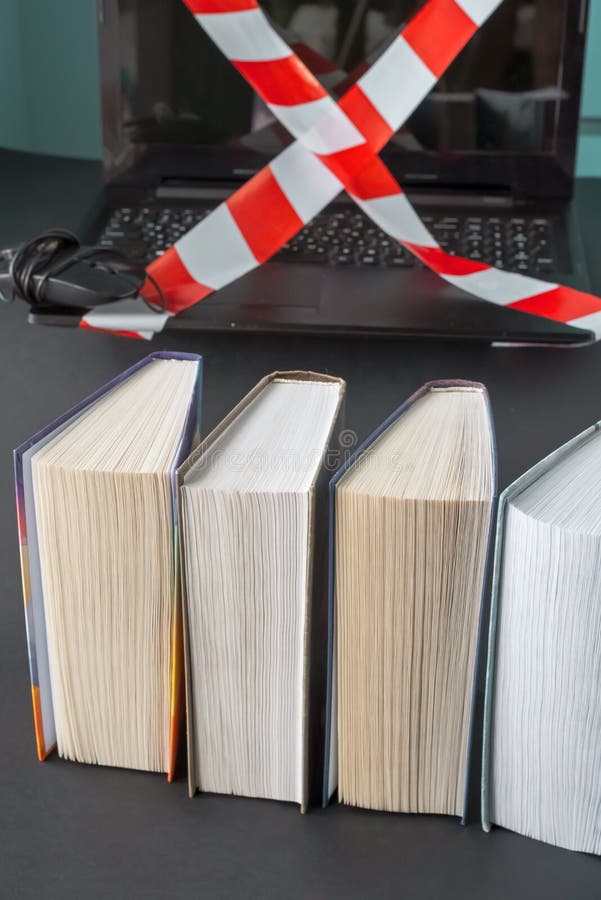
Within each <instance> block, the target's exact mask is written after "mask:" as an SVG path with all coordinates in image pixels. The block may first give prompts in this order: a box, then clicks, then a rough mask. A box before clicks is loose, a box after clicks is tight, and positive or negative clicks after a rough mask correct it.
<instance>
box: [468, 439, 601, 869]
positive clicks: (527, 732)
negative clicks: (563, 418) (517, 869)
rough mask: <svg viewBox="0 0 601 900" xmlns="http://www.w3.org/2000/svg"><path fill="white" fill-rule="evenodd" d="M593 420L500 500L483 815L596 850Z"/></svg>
mask: <svg viewBox="0 0 601 900" xmlns="http://www.w3.org/2000/svg"><path fill="white" fill-rule="evenodd" d="M600 598H601V423H597V424H596V425H594V426H593V427H592V428H589V429H587V430H586V431H584V432H583V433H582V434H580V435H579V436H578V437H576V438H574V439H573V440H571V441H569V442H568V443H567V444H565V445H564V446H563V447H561V448H559V449H558V450H556V451H555V452H553V453H551V454H550V455H549V456H547V457H546V458H545V459H543V460H542V461H541V462H539V463H538V464H537V465H535V466H534V467H533V468H532V469H530V470H529V471H528V472H526V473H525V474H524V475H522V476H521V477H520V478H518V480H517V481H515V482H514V483H513V484H512V485H511V486H510V487H508V488H507V489H506V490H505V491H504V493H503V494H502V495H501V498H500V500H499V513H498V527H497V541H496V550H495V567H494V573H493V590H492V602H491V619H490V630H489V652H488V666H487V679H486V700H485V721H484V747H483V751H484V759H483V767H482V823H483V826H484V829H485V830H486V831H488V830H489V829H490V827H491V824H492V823H496V824H497V825H501V826H503V827H504V828H509V829H511V830H512V831H516V832H518V833H519V834H524V835H527V836H529V837H533V838H536V839H538V840H541V841H546V842H548V843H550V844H555V845H557V846H559V847H564V848H567V849H569V850H580V851H583V852H587V853H596V854H601V690H600V688H599V686H600V684H601V602H600Z"/></svg>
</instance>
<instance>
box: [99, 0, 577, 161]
mask: <svg viewBox="0 0 601 900" xmlns="http://www.w3.org/2000/svg"><path fill="white" fill-rule="evenodd" d="M567 2H568V0H553V2H549V0H504V2H503V3H502V4H501V6H500V7H499V8H498V9H497V11H496V12H495V13H494V14H493V15H492V16H491V18H490V19H489V20H488V22H486V23H485V25H484V26H483V27H482V28H481V30H480V31H479V32H478V33H477V34H476V35H475V37H474V38H473V39H472V41H471V42H470V43H469V44H468V46H467V47H466V48H465V49H464V50H463V52H462V53H461V54H460V55H459V57H458V58H457V59H456V60H455V62H454V63H453V64H452V65H451V67H450V68H449V69H448V71H447V72H446V73H445V74H444V75H443V77H442V78H441V79H440V81H439V82H438V84H437V85H436V87H435V88H434V89H433V91H432V92H431V94H430V95H429V96H428V97H427V98H426V99H425V100H424V101H423V102H422V104H421V105H420V106H419V107H418V109H417V110H416V111H415V113H414V114H413V115H412V116H411V118H410V120H409V121H408V123H407V124H406V126H405V127H403V128H402V129H401V131H400V132H399V133H398V134H397V135H395V137H394V138H393V139H392V142H391V144H390V146H389V148H388V155H390V153H393V154H394V153H395V152H398V153H401V154H402V155H403V158H404V160H405V162H404V168H405V170H407V167H409V168H411V163H410V162H409V163H408V162H407V160H408V159H409V160H410V159H411V158H412V157H414V158H415V159H417V158H419V157H424V156H430V157H432V156H433V155H434V156H437V157H444V156H445V155H447V154H459V155H465V154H469V155H473V154H478V155H480V154H482V155H487V154H518V155H524V156H531V155H538V154H553V153H555V152H556V150H557V146H556V145H557V139H558V128H557V124H558V122H559V119H560V111H561V105H562V103H564V102H566V101H570V100H572V101H573V97H570V96H569V91H568V92H567V91H566V87H565V84H562V69H563V62H564V57H565V52H566V51H565V47H564V41H565V25H566V4H567ZM420 5H421V4H420V3H416V0H369V2H362V0H359V2H357V3H354V2H349V0H313V2H303V0H264V2H263V3H262V8H263V9H264V11H265V12H266V13H267V14H268V15H269V16H270V17H271V19H272V20H273V21H274V22H275V23H277V25H278V26H279V27H280V28H281V29H284V34H285V37H286V38H287V39H288V41H289V43H292V44H294V45H295V46H296V47H298V49H299V52H300V53H301V55H303V56H304V59H305V60H306V61H307V62H308V64H309V65H310V66H311V67H312V68H313V69H314V71H316V72H319V71H321V72H322V73H323V72H324V70H325V72H326V79H327V86H328V88H329V89H330V90H331V91H332V92H333V93H336V84H337V82H341V81H342V80H343V79H344V78H345V77H347V79H348V76H350V78H351V81H352V78H353V75H354V76H355V77H357V75H358V74H359V72H358V67H361V66H362V64H364V63H365V60H366V59H369V58H375V56H376V55H377V52H378V50H379V49H381V48H383V47H385V46H386V43H387V41H389V40H390V39H391V37H392V36H394V35H395V34H396V33H397V32H398V29H399V28H400V26H401V25H402V24H403V23H404V22H406V21H407V20H408V19H409V18H410V17H411V15H412V14H413V13H414V12H415V11H416V9H417V8H418V7H419V6H420ZM116 11H117V12H116V15H117V18H118V22H117V25H118V27H117V29H116V31H117V34H116V35H115V37H116V38H117V47H115V46H114V45H113V47H112V48H111V51H112V52H111V53H110V56H111V57H112V58H113V59H114V58H115V57H118V59H117V60H115V59H114V62H113V67H114V66H115V63H116V71H114V73H113V89H114V88H115V79H116V80H117V86H116V88H117V91H118V97H115V96H113V100H112V101H111V102H109V104H108V108H109V112H110V118H111V120H112V122H111V125H110V126H107V121H106V120H107V99H106V97H105V103H104V109H105V153H108V154H109V156H111V155H112V156H113V158H112V159H109V160H108V162H109V165H110V166H113V167H115V168H118V169H121V170H122V169H123V162H125V160H126V159H129V158H132V157H133V156H139V155H140V153H139V151H141V150H142V148H147V149H148V148H150V147H154V148H156V149H157V150H158V149H159V147H160V146H163V148H164V149H165V148H166V147H168V146H170V147H171V148H172V150H173V151H174V150H175V146H176V145H177V146H179V147H190V148H191V147H205V148H214V149H220V150H222V151H223V153H224V157H223V158H224V159H226V158H228V152H229V151H248V153H247V155H246V158H247V159H248V158H252V155H253V154H255V155H256V156H257V159H259V158H264V157H269V156H272V155H273V154H274V153H276V152H277V151H278V150H279V149H281V148H282V147H283V146H284V145H285V144H286V143H287V141H288V140H289V136H288V135H287V134H286V132H285V131H284V129H283V128H282V127H281V126H280V125H279V124H278V123H275V122H274V120H273V117H272V115H271V113H270V111H269V110H268V109H267V107H266V106H265V105H264V104H263V103H262V101H261V100H260V99H259V98H258V97H257V96H256V95H254V94H253V92H252V90H251V89H250V88H249V87H248V86H247V84H246V83H245V82H244V80H243V79H242V77H241V76H240V75H239V74H238V73H237V72H236V70H235V69H234V68H233V66H232V65H231V64H230V63H229V62H228V61H227V60H226V59H225V58H224V57H223V56H222V54H221V53H220V51H219V50H218V49H217V48H216V47H215V46H214V45H213V44H212V42H211V41H210V39H209V38H208V37H207V35H206V34H205V33H204V32H203V30H202V29H201V28H200V26H199V25H198V24H197V23H196V22H195V21H194V18H193V16H192V15H191V14H190V13H189V12H188V10H187V9H186V7H185V6H184V4H183V3H182V2H181V0H117V7H116ZM115 51H116V52H115ZM103 52H104V55H105V56H106V48H105V50H104V51H103ZM326 61H329V64H328V63H327V62H326ZM103 65H104V66H106V59H104V60H103ZM328 70H330V71H328ZM359 71H360V68H359ZM346 83H347V85H348V83H349V81H348V80H347V82H346ZM116 105H117V107H118V113H117V115H116V116H115V113H116V112H117V110H116V109H115V106H116ZM115 119H117V121H116V120H115ZM109 127H110V128H112V131H113V133H112V135H111V134H110V133H109V134H107V130H108V128H109ZM128 151H129V152H128ZM248 154H250V156H249V155H248ZM234 157H235V153H234ZM251 168H252V166H251Z"/></svg>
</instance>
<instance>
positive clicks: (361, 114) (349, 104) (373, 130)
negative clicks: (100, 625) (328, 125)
mask: <svg viewBox="0 0 601 900" xmlns="http://www.w3.org/2000/svg"><path fill="white" fill-rule="evenodd" d="M338 105H339V106H340V109H341V110H342V111H343V112H345V113H346V114H347V116H348V117H349V119H350V120H351V122H352V123H353V124H354V125H355V126H356V127H357V128H358V129H359V131H360V132H361V134H362V135H363V137H364V138H365V140H366V141H367V143H368V144H369V145H370V147H371V148H372V149H373V150H379V149H380V147H383V146H384V144H387V143H388V141H389V140H390V138H391V137H392V135H393V134H394V132H393V130H392V128H391V127H390V125H389V124H388V122H387V121H386V119H384V118H383V117H382V116H381V115H380V113H379V112H378V110H377V109H376V107H375V106H374V105H373V103H372V102H371V100H369V99H368V97H367V96H366V95H365V94H364V93H363V91H362V90H361V88H360V87H359V85H357V84H356V85H355V86H354V87H352V88H351V89H350V91H347V93H346V94H345V95H344V97H343V98H342V99H341V101H340V103H339V104H338Z"/></svg>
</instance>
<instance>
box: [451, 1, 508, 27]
mask: <svg viewBox="0 0 601 900" xmlns="http://www.w3.org/2000/svg"><path fill="white" fill-rule="evenodd" d="M501 2H502V0H455V3H456V4H457V6H460V7H461V9H462V10H463V11H464V12H465V13H467V14H468V16H469V17H470V19H471V20H472V22H474V23H475V24H476V25H478V27H480V25H482V23H483V22H485V21H486V19H488V17H489V16H490V14H491V13H492V12H493V11H494V10H495V9H496V8H497V6H500V5H501Z"/></svg>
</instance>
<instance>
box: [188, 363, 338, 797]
mask: <svg viewBox="0 0 601 900" xmlns="http://www.w3.org/2000/svg"><path fill="white" fill-rule="evenodd" d="M344 391H345V385H344V382H343V381H342V380H341V379H339V378H333V377H330V376H327V375H318V374H315V373H311V372H275V373H273V374H272V375H269V376H268V377H266V378H264V379H263V380H262V381H260V382H259V384H257V385H256V387H255V388H254V389H253V390H252V391H251V392H250V393H249V394H248V395H247V396H246V397H245V398H244V399H243V400H242V401H241V403H239V404H238V405H237V406H236V407H235V409H234V410H232V412H231V413H230V414H229V415H228V416H227V417H226V418H225V419H224V420H223V421H222V422H221V424H220V425H219V426H218V427H217V428H216V429H215V430H214V431H213V432H212V433H211V434H210V435H209V436H208V437H207V438H206V439H205V440H204V441H203V443H202V444H201V445H200V446H199V447H198V448H197V449H196V450H195V451H194V452H193V454H192V455H191V456H190V458H189V459H188V460H186V462H185V463H184V464H183V465H182V466H181V468H180V470H179V473H178V477H179V483H180V522H181V526H182V541H181V560H182V585H183V597H184V625H185V627H184V636H185V641H184V644H185V658H186V709H187V721H188V766H189V790H190V795H191V796H192V795H193V794H194V793H195V792H196V791H197V790H200V791H205V792H213V793H221V794H237V795H242V796H252V797H263V798H270V799H276V800H283V801H290V802H293V803H298V804H300V806H301V810H302V811H304V810H306V808H307V806H308V804H309V802H310V801H316V802H318V803H319V801H320V799H321V784H322V777H323V747H324V734H323V717H324V703H325V668H326V644H327V640H326V607H327V486H328V481H329V478H330V475H331V467H332V465H334V464H335V462H336V460H337V455H336V452H335V451H336V449H337V441H338V435H339V430H340V423H341V414H342V408H343V398H344Z"/></svg>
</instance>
